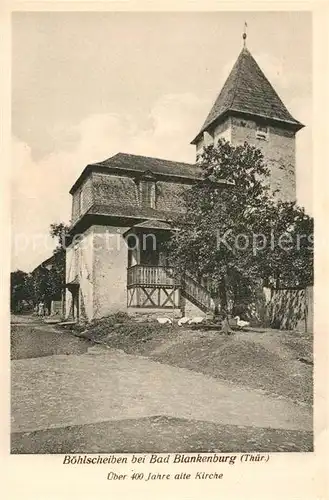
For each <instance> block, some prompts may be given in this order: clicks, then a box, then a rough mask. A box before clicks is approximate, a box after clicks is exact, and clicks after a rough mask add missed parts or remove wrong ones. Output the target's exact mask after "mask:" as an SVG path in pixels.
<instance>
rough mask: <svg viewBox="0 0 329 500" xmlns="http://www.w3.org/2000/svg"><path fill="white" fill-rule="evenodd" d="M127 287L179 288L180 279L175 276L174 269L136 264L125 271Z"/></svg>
mask: <svg viewBox="0 0 329 500" xmlns="http://www.w3.org/2000/svg"><path fill="white" fill-rule="evenodd" d="M127 285H128V287H131V286H134V285H145V286H168V287H171V286H180V279H179V277H178V276H175V273H174V269H173V268H172V267H167V266H143V265H140V264H137V265H135V266H132V267H129V268H128V271H127Z"/></svg>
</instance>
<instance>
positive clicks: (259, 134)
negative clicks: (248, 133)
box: [256, 125, 269, 141]
mask: <svg viewBox="0 0 329 500" xmlns="http://www.w3.org/2000/svg"><path fill="white" fill-rule="evenodd" d="M268 135H269V131H268V127H266V126H264V125H257V128H256V139H259V140H261V141H268Z"/></svg>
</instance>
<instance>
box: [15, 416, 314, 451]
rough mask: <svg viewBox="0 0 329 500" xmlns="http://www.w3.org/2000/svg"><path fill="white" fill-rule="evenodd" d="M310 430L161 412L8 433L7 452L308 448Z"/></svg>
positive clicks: (311, 444) (310, 443)
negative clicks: (229, 421)
mask: <svg viewBox="0 0 329 500" xmlns="http://www.w3.org/2000/svg"><path fill="white" fill-rule="evenodd" d="M310 451H313V435H312V433H311V432H305V431H288V430H282V429H268V428H259V427H246V426H237V425H219V424H214V423H211V422H204V421H198V420H186V419H180V418H170V417H166V416H164V415H161V416H155V417H148V418H139V419H125V420H114V421H107V422H100V423H95V424H87V425H77V426H70V427H61V428H53V429H46V430H41V431H34V432H20V433H13V434H12V437H11V453H13V454H23V453H24V454H32V453H34V454H38V453H39V454H56V453H198V452H207V453H211V452H219V453H232V452H234V453H243V452H248V453H252V452H269V453H270V452H310Z"/></svg>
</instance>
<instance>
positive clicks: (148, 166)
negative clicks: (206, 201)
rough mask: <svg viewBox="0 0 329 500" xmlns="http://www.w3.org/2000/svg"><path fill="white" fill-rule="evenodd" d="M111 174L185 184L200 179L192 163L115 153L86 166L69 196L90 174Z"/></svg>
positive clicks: (195, 166) (196, 168)
mask: <svg viewBox="0 0 329 500" xmlns="http://www.w3.org/2000/svg"><path fill="white" fill-rule="evenodd" d="M92 171H97V172H108V173H109V172H111V173H113V174H114V175H122V174H123V175H130V176H138V175H143V174H154V175H156V176H164V177H167V178H169V177H170V178H175V177H176V178H177V180H178V181H179V180H182V179H186V181H187V182H189V181H193V180H195V179H198V178H200V176H201V170H200V167H198V166H197V165H195V164H193V163H183V162H178V161H171V160H163V159H162V158H153V157H150V156H140V155H132V154H127V153H117V154H116V155H114V156H111V157H110V158H107V159H106V160H104V161H101V162H97V163H92V164H90V165H87V166H86V168H85V169H84V170H83V171H82V173H81V175H80V176H79V177H78V179H77V180H76V182H75V183H74V184H73V186H72V187H71V189H70V194H73V193H74V191H76V189H77V188H78V187H79V186H80V185H81V183H82V182H83V181H84V180H85V179H86V178H87V177H88V175H89V174H90V172H92Z"/></svg>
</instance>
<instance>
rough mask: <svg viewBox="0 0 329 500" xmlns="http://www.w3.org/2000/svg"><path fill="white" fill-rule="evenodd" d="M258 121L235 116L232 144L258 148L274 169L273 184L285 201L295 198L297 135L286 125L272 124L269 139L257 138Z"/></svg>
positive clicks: (272, 187)
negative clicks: (246, 143)
mask: <svg viewBox="0 0 329 500" xmlns="http://www.w3.org/2000/svg"><path fill="white" fill-rule="evenodd" d="M256 129H257V124H256V122H255V121H253V120H245V119H240V118H232V144H234V145H238V144H243V143H244V142H248V143H249V144H250V145H252V146H255V147H257V148H259V149H260V150H261V151H262V153H263V155H264V157H265V159H266V162H267V165H268V167H269V168H270V171H271V177H270V186H271V189H272V190H273V191H274V190H276V189H278V190H279V193H278V195H277V196H278V197H279V198H280V199H282V200H284V201H295V200H296V173H295V154H296V152H295V134H294V132H292V131H289V130H285V129H283V128H278V127H273V126H269V127H268V130H269V134H268V139H267V140H261V139H257V138H256Z"/></svg>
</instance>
